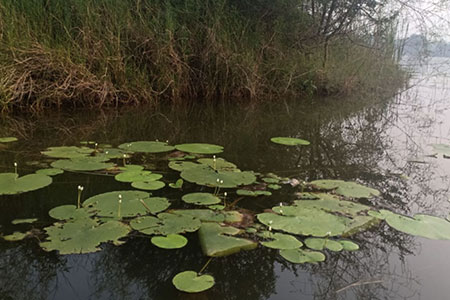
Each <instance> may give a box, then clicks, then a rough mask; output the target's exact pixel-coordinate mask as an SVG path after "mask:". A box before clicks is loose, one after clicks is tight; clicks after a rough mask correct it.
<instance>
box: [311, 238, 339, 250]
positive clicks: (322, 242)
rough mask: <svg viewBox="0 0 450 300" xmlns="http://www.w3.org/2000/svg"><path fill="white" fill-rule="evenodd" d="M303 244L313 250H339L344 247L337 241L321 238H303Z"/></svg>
mask: <svg viewBox="0 0 450 300" xmlns="http://www.w3.org/2000/svg"><path fill="white" fill-rule="evenodd" d="M305 245H306V246H307V247H308V248H309V249H313V250H323V249H328V250H330V251H335V252H339V251H341V250H342V249H344V246H343V245H342V244H341V243H340V242H339V241H335V240H329V239H321V238H307V239H306V240H305Z"/></svg>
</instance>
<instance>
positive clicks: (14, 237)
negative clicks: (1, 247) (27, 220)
mask: <svg viewBox="0 0 450 300" xmlns="http://www.w3.org/2000/svg"><path fill="white" fill-rule="evenodd" d="M29 234H30V233H29V232H18V231H16V232H14V233H13V234H9V235H5V236H4V237H3V239H4V240H5V241H8V242H18V241H21V240H23V239H24V238H26V237H27V236H28V235H29Z"/></svg>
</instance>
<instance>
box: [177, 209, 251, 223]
mask: <svg viewBox="0 0 450 300" xmlns="http://www.w3.org/2000/svg"><path fill="white" fill-rule="evenodd" d="M171 212H172V213H174V214H179V215H185V216H190V217H194V218H196V219H199V220H200V221H202V222H217V223H223V222H225V223H240V222H242V221H243V219H244V216H243V215H242V214H241V213H240V212H238V211H235V210H228V211H213V210H210V209H178V210H173V211H171Z"/></svg>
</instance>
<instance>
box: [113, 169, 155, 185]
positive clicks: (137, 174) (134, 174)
mask: <svg viewBox="0 0 450 300" xmlns="http://www.w3.org/2000/svg"><path fill="white" fill-rule="evenodd" d="M162 177H163V176H162V175H161V174H156V173H152V172H151V171H126V172H123V173H120V174H117V175H116V176H114V179H115V180H117V181H120V182H134V181H156V180H158V179H161V178H162Z"/></svg>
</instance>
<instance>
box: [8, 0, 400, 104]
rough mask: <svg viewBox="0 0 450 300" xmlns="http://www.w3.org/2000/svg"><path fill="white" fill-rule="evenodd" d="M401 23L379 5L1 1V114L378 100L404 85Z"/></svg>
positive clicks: (331, 0) (253, 0)
mask: <svg viewBox="0 0 450 300" xmlns="http://www.w3.org/2000/svg"><path fill="white" fill-rule="evenodd" d="M385 11H388V12H389V13H387V12H385ZM396 16H397V13H396V12H392V11H390V10H389V9H387V8H386V3H385V2H384V1H375V0H355V1H342V0H325V1H324V0H310V1H302V0H201V1H200V0H14V1H11V0H0V105H1V108H2V109H3V110H9V109H12V108H15V107H21V108H26V109H34V110H40V109H43V108H45V107H55V106H86V105H89V106H119V105H124V104H133V105H134V104H140V103H152V104H156V103H160V102H171V103H174V104H176V103H181V102H189V101H209V102H214V101H217V100H221V99H222V100H223V99H226V100H229V99H231V100H233V99H237V100H245V101H260V100H262V99H269V98H271V99H276V98H278V97H281V96H283V97H285V96H299V95H300V96H301V95H310V94H315V93H326V94H336V93H351V92H354V91H358V92H361V91H373V90H374V89H377V88H378V87H380V86H383V87H385V86H386V83H389V84H394V83H395V82H398V80H400V77H401V76H400V73H401V72H400V71H399V70H398V68H397V64H396V59H397V57H396V55H397V52H396V49H395V35H396Z"/></svg>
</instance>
